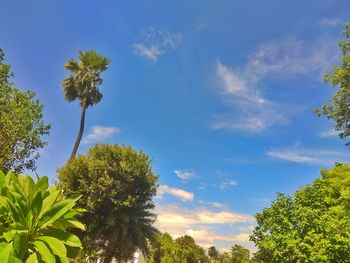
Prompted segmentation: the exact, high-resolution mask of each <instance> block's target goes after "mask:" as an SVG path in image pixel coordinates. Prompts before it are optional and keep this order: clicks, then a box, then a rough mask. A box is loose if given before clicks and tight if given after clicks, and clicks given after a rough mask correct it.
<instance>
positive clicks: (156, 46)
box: [133, 27, 182, 62]
mask: <svg viewBox="0 0 350 263" xmlns="http://www.w3.org/2000/svg"><path fill="white" fill-rule="evenodd" d="M141 38H142V39H141V41H140V42H139V43H135V44H133V50H134V53H135V54H136V55H139V56H142V57H144V58H146V59H148V60H151V61H153V62H157V61H158V59H159V57H160V56H161V55H164V54H165V53H167V52H169V51H170V50H172V49H174V48H175V47H177V46H178V45H179V44H180V42H181V39H182V34H180V33H170V32H168V31H162V30H156V29H154V28H153V27H148V28H145V29H143V30H142V32H141Z"/></svg>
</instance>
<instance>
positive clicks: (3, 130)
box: [0, 49, 50, 173]
mask: <svg viewBox="0 0 350 263" xmlns="http://www.w3.org/2000/svg"><path fill="white" fill-rule="evenodd" d="M13 76H14V74H13V73H12V72H11V66H10V65H8V64H6V63H4V52H3V51H2V50H1V49H0V170H3V171H5V172H8V171H14V172H16V173H20V172H22V171H23V170H24V169H28V170H35V167H36V166H35V162H36V160H37V159H38V158H39V153H38V150H39V149H40V148H43V147H44V146H45V145H46V144H47V143H46V142H45V141H43V140H42V136H43V135H46V134H48V133H49V130H50V126H49V125H46V124H45V122H44V121H43V106H42V105H41V104H40V102H39V100H38V99H35V93H34V92H33V91H30V90H26V91H23V92H22V91H20V90H19V89H17V88H16V87H15V86H14V84H13V83H12V82H11V79H12V77H13Z"/></svg>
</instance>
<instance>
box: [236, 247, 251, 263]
mask: <svg viewBox="0 0 350 263" xmlns="http://www.w3.org/2000/svg"><path fill="white" fill-rule="evenodd" d="M249 256H250V253H249V250H248V249H246V248H244V247H242V246H240V245H234V246H233V247H232V248H231V257H232V261H231V262H232V263H248V262H249Z"/></svg>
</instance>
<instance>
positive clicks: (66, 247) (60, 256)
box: [0, 172, 85, 263]
mask: <svg viewBox="0 0 350 263" xmlns="http://www.w3.org/2000/svg"><path fill="white" fill-rule="evenodd" d="M78 199H79V197H77V198H74V199H63V198H62V194H61V192H60V191H59V190H57V189H56V188H50V189H49V185H48V178H47V177H41V178H38V180H37V182H34V180H33V179H32V178H31V177H30V176H28V175H27V176H24V175H18V176H16V175H14V174H13V173H11V172H10V173H8V174H7V175H5V174H4V173H3V172H0V259H1V262H4V263H6V262H8V263H10V262H11V263H17V262H26V263H34V262H48V263H52V262H62V263H63V262H69V261H68V258H75V257H76V256H77V254H78V252H79V250H80V249H81V248H82V244H81V242H80V240H79V238H78V237H77V236H75V235H73V234H71V233H69V232H68V229H69V228H78V229H82V230H83V229H84V228H85V227H84V225H83V224H82V223H81V222H80V221H78V220H77V219H76V216H77V215H78V214H79V213H80V212H82V210H81V209H77V208H74V206H75V205H76V202H77V201H78Z"/></svg>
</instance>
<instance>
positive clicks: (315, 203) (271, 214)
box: [251, 164, 350, 263]
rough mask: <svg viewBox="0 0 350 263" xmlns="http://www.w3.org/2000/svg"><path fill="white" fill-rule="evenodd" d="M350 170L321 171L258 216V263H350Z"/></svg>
mask: <svg viewBox="0 0 350 263" xmlns="http://www.w3.org/2000/svg"><path fill="white" fill-rule="evenodd" d="M349 178H350V166H349V165H345V164H339V165H337V166H336V167H335V168H333V169H331V170H323V171H321V178H319V179H316V180H315V181H314V182H313V183H312V184H310V185H307V186H306V187H304V188H302V189H300V190H298V191H297V192H295V193H294V196H286V195H283V194H278V196H277V199H276V200H275V201H273V202H272V205H271V207H268V208H265V209H264V210H263V211H262V212H261V213H258V214H257V215H256V220H257V224H258V226H257V227H255V229H254V231H253V235H252V236H251V240H252V241H253V242H254V243H255V245H256V246H257V247H258V251H257V253H256V254H255V255H254V258H255V260H256V261H257V262H271V263H274V262H276V263H277V262H281V263H283V262H349V261H346V260H345V259H349V258H350V247H349V243H350V217H349V212H350V180H349Z"/></svg>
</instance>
